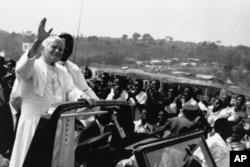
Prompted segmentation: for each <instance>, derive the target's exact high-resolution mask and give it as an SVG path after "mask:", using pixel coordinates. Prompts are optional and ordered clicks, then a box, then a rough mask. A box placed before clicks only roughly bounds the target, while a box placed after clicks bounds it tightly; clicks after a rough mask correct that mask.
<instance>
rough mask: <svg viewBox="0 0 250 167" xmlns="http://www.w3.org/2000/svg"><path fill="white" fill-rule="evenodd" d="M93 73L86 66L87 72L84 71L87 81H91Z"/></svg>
mask: <svg viewBox="0 0 250 167" xmlns="http://www.w3.org/2000/svg"><path fill="white" fill-rule="evenodd" d="M92 75H93V74H92V71H91V70H90V69H89V68H88V66H86V68H85V70H84V78H85V79H89V78H91V77H92Z"/></svg>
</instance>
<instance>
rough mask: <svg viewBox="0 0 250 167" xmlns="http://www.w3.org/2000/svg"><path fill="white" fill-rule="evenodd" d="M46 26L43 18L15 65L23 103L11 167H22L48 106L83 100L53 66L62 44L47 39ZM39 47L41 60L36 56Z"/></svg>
mask: <svg viewBox="0 0 250 167" xmlns="http://www.w3.org/2000/svg"><path fill="white" fill-rule="evenodd" d="M45 23H46V19H45V18H44V19H43V20H42V21H41V23H40V25H39V29H38V35H37V39H36V40H35V41H34V43H33V45H32V46H31V48H30V49H29V50H28V51H27V52H26V53H24V55H23V56H22V57H21V58H20V60H19V61H18V62H17V65H16V75H17V80H18V81H17V86H16V88H15V91H16V92H18V93H20V94H21V96H22V99H23V102H22V108H21V111H22V113H21V117H20V120H19V124H18V128H17V133H16V140H15V143H14V147H13V152H12V156H11V159H10V167H22V165H23V163H24V160H25V157H26V154H27V151H28V149H29V146H30V144H31V141H32V138H33V136H34V133H35V131H36V127H37V125H38V122H39V120H40V117H41V115H42V114H43V113H45V112H47V111H48V109H49V108H50V106H51V104H53V103H56V102H64V101H75V100H77V99H78V98H80V97H82V96H85V95H84V94H83V92H82V91H81V90H80V89H79V88H77V87H76V86H75V84H74V83H73V82H72V80H70V79H68V74H67V72H66V71H65V70H64V69H63V68H62V67H61V66H60V65H58V64H56V62H57V61H59V60H60V59H61V56H62V54H63V50H64V42H63V41H62V40H61V39H60V38H59V37H56V36H50V33H51V31H52V29H50V30H49V31H47V32H46V31H45ZM41 45H43V49H42V54H41V57H40V56H39V54H37V53H38V50H39V48H40V46H41ZM83 98H86V97H83ZM55 164H56V163H55ZM71 164H72V162H71ZM58 166H59V165H58Z"/></svg>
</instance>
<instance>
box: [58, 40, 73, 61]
mask: <svg viewBox="0 0 250 167" xmlns="http://www.w3.org/2000/svg"><path fill="white" fill-rule="evenodd" d="M61 39H62V41H63V42H64V44H65V47H64V51H63V56H62V58H61V60H62V61H67V60H68V58H69V57H70V56H71V54H72V52H73V47H74V42H73V41H72V40H67V39H66V38H61Z"/></svg>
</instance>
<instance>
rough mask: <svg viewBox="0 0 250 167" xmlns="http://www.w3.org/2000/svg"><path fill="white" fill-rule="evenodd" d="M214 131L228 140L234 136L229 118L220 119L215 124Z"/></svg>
mask: <svg viewBox="0 0 250 167" xmlns="http://www.w3.org/2000/svg"><path fill="white" fill-rule="evenodd" d="M214 131H215V132H216V133H218V134H220V136H221V137H222V138H223V139H224V140H226V139H227V138H228V137H230V136H231V134H232V123H231V122H230V121H228V119H227V118H219V119H217V120H216V121H215V122H214Z"/></svg>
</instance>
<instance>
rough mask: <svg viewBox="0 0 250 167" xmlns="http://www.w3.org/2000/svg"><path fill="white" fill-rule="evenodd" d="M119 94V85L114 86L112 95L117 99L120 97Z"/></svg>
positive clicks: (120, 91) (120, 89) (120, 88)
mask: <svg viewBox="0 0 250 167" xmlns="http://www.w3.org/2000/svg"><path fill="white" fill-rule="evenodd" d="M121 93H122V87H121V85H115V86H114V95H115V96H116V97H119V96H120V95H121Z"/></svg>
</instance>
